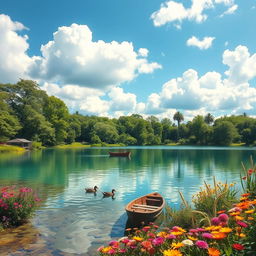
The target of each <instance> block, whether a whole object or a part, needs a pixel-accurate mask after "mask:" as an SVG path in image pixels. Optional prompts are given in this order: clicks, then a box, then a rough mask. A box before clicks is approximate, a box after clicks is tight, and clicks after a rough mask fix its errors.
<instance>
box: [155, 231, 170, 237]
mask: <svg viewBox="0 0 256 256" xmlns="http://www.w3.org/2000/svg"><path fill="white" fill-rule="evenodd" d="M166 235H167V233H166V232H159V233H158V234H157V235H156V236H160V237H166Z"/></svg>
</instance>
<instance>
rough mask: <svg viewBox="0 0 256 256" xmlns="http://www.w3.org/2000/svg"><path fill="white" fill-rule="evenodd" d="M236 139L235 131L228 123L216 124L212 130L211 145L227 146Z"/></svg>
mask: <svg viewBox="0 0 256 256" xmlns="http://www.w3.org/2000/svg"><path fill="white" fill-rule="evenodd" d="M236 137H238V132H237V129H236V127H235V126H234V125H233V123H231V122H229V121H222V122H218V123H217V125H216V126H215V127H214V129H213V143H215V144H216V145H221V146H228V145H230V144H231V143H232V142H233V141H234V140H235V138H236Z"/></svg>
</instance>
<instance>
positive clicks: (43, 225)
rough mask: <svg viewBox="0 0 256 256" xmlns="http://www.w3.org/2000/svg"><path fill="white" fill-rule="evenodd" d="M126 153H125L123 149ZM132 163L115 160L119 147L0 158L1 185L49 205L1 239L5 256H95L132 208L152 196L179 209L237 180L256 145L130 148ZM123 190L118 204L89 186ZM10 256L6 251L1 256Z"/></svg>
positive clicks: (118, 194)
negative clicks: (30, 192)
mask: <svg viewBox="0 0 256 256" xmlns="http://www.w3.org/2000/svg"><path fill="white" fill-rule="evenodd" d="M122 149H124V148H122ZM125 149H128V150H129V151H131V152H132V155H131V159H129V158H121V157H109V155H108V152H109V150H111V151H118V150H119V149H118V148H111V149H110V148H85V149H70V150H67V149H65V150H63V149H46V150H42V151H36V152H27V153H26V154H23V155H9V154H7V155H6V154H2V155H0V185H11V184H22V185H25V186H29V187H33V188H35V189H36V190H38V192H39V194H40V196H41V197H42V198H43V199H44V204H43V205H42V207H41V208H40V209H39V210H38V211H37V212H36V216H35V217H34V218H33V219H32V225H30V224H28V225H24V226H23V227H20V228H19V229H17V230H14V231H13V232H12V233H10V232H5V233H4V234H2V235H1V238H0V253H4V252H6V253H7V251H8V253H7V254H6V255H13V256H15V255H40V254H41V255H56V256H58V255H95V251H96V248H97V247H99V246H100V245H102V244H104V243H106V241H109V240H111V239H114V238H117V237H121V236H123V234H124V229H125V225H126V220H127V217H126V214H125V211H124V207H125V205H126V204H127V203H128V202H129V201H131V200H132V199H134V198H136V197H139V196H141V195H144V194H147V193H150V192H152V191H158V192H160V193H161V194H162V195H163V196H164V197H165V199H166V202H167V203H168V204H169V205H170V206H171V207H179V205H180V203H181V200H180V198H179V194H178V191H181V192H182V193H183V194H184V196H185V198H186V200H188V201H191V198H192V195H193V194H195V193H196V192H198V191H199V189H200V186H203V183H204V181H207V182H209V183H211V184H212V183H213V182H212V180H213V176H215V177H216V179H217V180H218V181H223V182H225V181H227V182H228V183H230V182H237V183H238V184H237V186H238V187H239V178H240V173H241V170H242V167H241V162H244V163H245V165H246V166H248V167H249V159H250V156H252V157H253V158H254V159H255V156H256V151H255V148H245V147H234V148H232V147H227V148H225V147H192V146H191V147H190V146H178V147H173V146H154V147H126V148H125ZM95 185H97V186H98V187H99V188H100V190H101V191H111V190H112V189H113V188H114V189H115V190H116V191H117V192H116V196H115V199H112V198H102V194H101V192H100V191H99V192H98V193H97V195H96V196H95V195H94V194H86V193H85V191H84V188H85V187H93V186H95ZM1 255H5V254H1Z"/></svg>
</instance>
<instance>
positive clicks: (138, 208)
mask: <svg viewBox="0 0 256 256" xmlns="http://www.w3.org/2000/svg"><path fill="white" fill-rule="evenodd" d="M132 210H144V211H150V212H153V211H155V210H156V209H152V208H148V207H141V206H132Z"/></svg>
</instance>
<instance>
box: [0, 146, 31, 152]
mask: <svg viewBox="0 0 256 256" xmlns="http://www.w3.org/2000/svg"><path fill="white" fill-rule="evenodd" d="M25 151H26V150H25V149H24V148H21V147H17V146H11V145H0V153H24V152H25Z"/></svg>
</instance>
